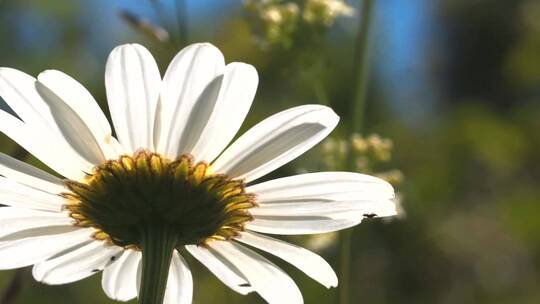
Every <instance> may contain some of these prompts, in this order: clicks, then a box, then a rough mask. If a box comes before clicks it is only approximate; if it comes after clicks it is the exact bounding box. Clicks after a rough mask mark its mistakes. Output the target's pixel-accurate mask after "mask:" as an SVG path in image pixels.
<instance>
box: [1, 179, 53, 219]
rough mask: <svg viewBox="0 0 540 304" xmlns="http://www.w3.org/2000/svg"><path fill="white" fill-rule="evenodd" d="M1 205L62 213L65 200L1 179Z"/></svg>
mask: <svg viewBox="0 0 540 304" xmlns="http://www.w3.org/2000/svg"><path fill="white" fill-rule="evenodd" d="M0 204H3V205H7V206H13V207H19V208H29V209H38V210H46V211H56V212H60V211H61V210H62V205H63V204H64V200H63V199H62V198H61V197H60V196H58V195H55V194H52V193H49V192H44V191H41V190H38V189H35V188H32V187H29V186H25V185H23V184H19V183H17V182H15V181H12V180H10V179H8V178H5V177H0Z"/></svg>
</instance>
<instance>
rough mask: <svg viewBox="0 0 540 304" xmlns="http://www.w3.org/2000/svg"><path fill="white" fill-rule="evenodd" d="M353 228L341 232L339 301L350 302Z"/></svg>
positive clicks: (343, 303) (341, 302) (344, 303)
mask: <svg viewBox="0 0 540 304" xmlns="http://www.w3.org/2000/svg"><path fill="white" fill-rule="evenodd" d="M352 233H353V228H349V229H347V230H343V231H341V232H340V237H339V239H340V244H341V248H340V250H339V251H340V257H339V259H340V265H339V275H340V280H339V281H340V282H339V303H340V304H349V303H350V299H349V291H350V287H351V284H350V278H351V242H352Z"/></svg>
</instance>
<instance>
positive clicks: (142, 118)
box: [105, 44, 161, 152]
mask: <svg viewBox="0 0 540 304" xmlns="http://www.w3.org/2000/svg"><path fill="white" fill-rule="evenodd" d="M105 85H106V89H107V101H108V103H109V109H110V111H111V117H112V120H113V123H114V127H115V129H116V134H117V136H118V139H119V140H120V143H121V144H122V145H123V146H124V147H125V148H126V149H127V150H129V152H133V151H135V150H137V149H139V148H143V149H149V150H153V149H154V144H153V128H154V119H155V114H156V107H157V103H158V98H159V91H160V87H161V76H160V74H159V69H158V67H157V64H156V61H155V60H154V58H153V57H152V55H151V54H150V52H148V50H147V49H146V48H144V47H143V46H141V45H138V44H126V45H121V46H118V47H116V48H115V49H114V50H113V51H112V52H111V54H110V55H109V58H108V60H107V68H106V72H105Z"/></svg>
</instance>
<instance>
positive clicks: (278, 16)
mask: <svg viewBox="0 0 540 304" xmlns="http://www.w3.org/2000/svg"><path fill="white" fill-rule="evenodd" d="M244 8H245V10H246V12H247V13H248V15H249V20H250V23H252V25H253V27H254V29H255V31H256V32H257V36H258V39H259V40H260V42H261V43H262V44H263V45H266V46H269V45H281V46H283V47H285V48H289V47H291V46H292V44H293V40H294V35H295V34H297V33H298V32H299V31H312V32H320V31H321V30H324V29H326V28H328V27H330V26H331V25H332V24H334V22H335V20H336V18H338V17H341V16H346V17H350V16H353V15H354V8H352V7H351V6H350V5H348V4H347V3H345V2H344V1H343V0H296V1H291V0H289V1H283V0H245V1H244ZM304 34H306V33H304Z"/></svg>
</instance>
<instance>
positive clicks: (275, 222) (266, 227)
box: [246, 213, 363, 235]
mask: <svg viewBox="0 0 540 304" xmlns="http://www.w3.org/2000/svg"><path fill="white" fill-rule="evenodd" d="M338 215H339V216H340V217H345V216H346V218H332V217H324V216H257V217H254V219H253V221H251V222H248V223H247V225H246V228H247V229H249V230H253V231H257V232H262V233H270V234H282V235H296V234H317V233H326V232H332V231H337V230H342V229H345V228H349V227H352V226H356V225H358V224H360V222H362V218H363V216H362V215H361V214H357V213H353V214H352V216H351V215H347V214H338ZM351 217H354V218H351Z"/></svg>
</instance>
